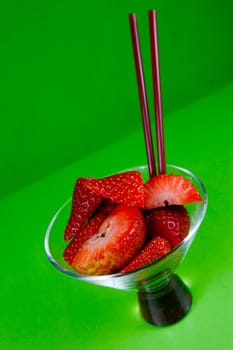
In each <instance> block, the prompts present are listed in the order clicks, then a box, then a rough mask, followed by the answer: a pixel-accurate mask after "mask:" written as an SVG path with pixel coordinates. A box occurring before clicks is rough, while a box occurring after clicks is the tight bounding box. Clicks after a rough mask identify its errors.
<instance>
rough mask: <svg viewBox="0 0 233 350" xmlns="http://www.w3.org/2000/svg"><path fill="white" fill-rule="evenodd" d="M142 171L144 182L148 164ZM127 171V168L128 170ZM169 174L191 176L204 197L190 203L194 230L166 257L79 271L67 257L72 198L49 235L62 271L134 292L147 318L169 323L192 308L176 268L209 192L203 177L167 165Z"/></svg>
mask: <svg viewBox="0 0 233 350" xmlns="http://www.w3.org/2000/svg"><path fill="white" fill-rule="evenodd" d="M127 170H137V171H140V172H141V174H142V176H143V179H144V181H146V180H148V178H149V175H148V167H147V166H139V167H135V168H133V169H127ZM125 171H126V170H125ZM167 173H173V174H179V175H182V176H184V177H185V178H187V179H189V180H190V181H191V182H192V183H193V184H194V186H195V187H196V188H197V190H198V191H199V193H200V194H201V196H202V201H201V202H197V203H191V204H188V205H187V206H186V209H187V210H188V212H189V215H190V222H191V224H190V230H189V233H188V235H187V236H186V238H185V239H184V240H183V242H182V243H181V244H180V245H179V246H177V247H176V248H175V249H173V250H172V251H171V252H170V253H169V254H167V255H166V256H164V257H162V258H160V259H158V260H156V261H155V262H152V263H150V264H148V265H145V266H143V267H141V268H139V269H137V270H134V271H132V272H128V273H115V274H111V275H101V276H89V275H82V274H79V273H78V272H77V271H75V270H74V269H73V268H72V267H71V266H70V265H69V264H67V263H66V261H65V260H64V258H63V255H62V254H63V251H64V249H65V247H66V245H67V242H64V238H63V237H64V229H65V227H66V223H67V221H68V218H69V215H70V211H71V204H72V200H71V198H70V199H68V200H67V201H66V202H65V203H64V204H63V205H62V206H61V207H60V208H59V209H58V210H57V212H56V213H55V215H54V216H53V218H52V220H51V222H50V224H49V226H48V228H47V231H46V236H45V250H46V254H47V256H48V259H49V261H50V262H51V263H52V264H53V265H54V266H55V267H56V268H57V269H58V270H59V271H61V272H62V273H64V274H66V275H68V276H71V277H73V278H76V279H78V280H82V281H85V282H89V283H94V284H98V285H102V286H105V287H111V288H116V289H121V290H127V291H134V292H135V293H136V294H137V298H138V303H139V307H140V310H141V313H142V316H143V318H144V319H145V321H147V322H149V323H151V324H154V325H157V326H165V325H169V324H173V323H175V322H177V321H179V320H180V319H182V318H183V317H184V316H185V315H186V313H187V312H188V311H189V309H190V307H191V303H192V294H191V292H190V290H189V289H188V287H187V286H186V285H185V284H184V282H183V281H182V280H181V279H180V277H179V276H177V275H176V274H175V270H176V268H177V267H178V265H179V264H180V263H182V261H183V260H184V258H185V256H186V254H187V252H188V250H189V248H190V246H191V244H192V242H193V239H194V238H195V236H196V234H197V232H198V228H199V227H200V225H201V223H202V221H203V219H204V216H205V213H206V209H207V193H206V190H205V187H204V185H203V183H202V182H201V180H200V179H199V178H198V177H197V176H196V175H194V174H193V173H191V172H190V171H188V170H186V169H183V168H180V167H178V166H173V165H167Z"/></svg>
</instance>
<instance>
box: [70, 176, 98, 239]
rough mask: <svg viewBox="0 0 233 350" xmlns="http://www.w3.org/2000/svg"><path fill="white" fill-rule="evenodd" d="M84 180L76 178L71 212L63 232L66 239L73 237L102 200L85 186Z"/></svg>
mask: <svg viewBox="0 0 233 350" xmlns="http://www.w3.org/2000/svg"><path fill="white" fill-rule="evenodd" d="M85 181H86V179H84V178H79V179H77V181H76V184H75V187H74V192H73V198H72V209H71V214H70V218H69V221H68V223H67V226H66V229H65V234H64V239H65V240H66V241H67V240H68V239H70V238H72V237H74V236H75V235H76V234H77V233H78V232H79V231H80V230H81V229H82V226H83V225H84V223H85V222H86V221H87V220H88V219H89V217H90V216H91V214H93V212H94V211H95V210H96V208H97V207H98V206H99V204H100V203H101V201H102V197H101V196H98V195H97V194H96V193H93V192H92V191H91V190H90V189H89V188H87V187H86V185H85Z"/></svg>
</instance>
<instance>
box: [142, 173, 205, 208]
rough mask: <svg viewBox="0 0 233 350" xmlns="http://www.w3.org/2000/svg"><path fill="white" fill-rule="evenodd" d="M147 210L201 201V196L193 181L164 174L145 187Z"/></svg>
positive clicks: (150, 180)
mask: <svg viewBox="0 0 233 350" xmlns="http://www.w3.org/2000/svg"><path fill="white" fill-rule="evenodd" d="M144 190H145V207H144V208H145V209H153V208H159V207H164V206H167V205H172V204H177V205H183V204H187V203H191V202H199V201H201V199H202V198H201V196H200V194H199V193H198V191H197V189H196V188H195V186H194V185H193V184H192V182H191V181H189V180H188V179H186V178H184V177H183V176H181V175H174V174H162V175H158V176H153V177H151V178H150V179H149V180H148V182H147V183H146V184H145V185H144Z"/></svg>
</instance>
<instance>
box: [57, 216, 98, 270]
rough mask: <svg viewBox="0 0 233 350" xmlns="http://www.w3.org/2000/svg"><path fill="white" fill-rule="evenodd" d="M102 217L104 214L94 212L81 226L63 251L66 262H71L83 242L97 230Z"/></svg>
mask: <svg viewBox="0 0 233 350" xmlns="http://www.w3.org/2000/svg"><path fill="white" fill-rule="evenodd" d="M104 219H105V215H104V214H102V213H99V214H96V215H95V216H93V218H92V219H90V221H89V222H88V223H87V224H86V225H85V226H83V228H82V229H81V231H80V232H78V233H77V234H76V235H75V236H74V238H73V239H72V241H71V242H70V243H69V244H68V245H67V247H66V249H65V250H64V253H63V257H64V259H65V260H66V261H67V262H68V264H70V265H71V264H72V262H73V260H74V257H75V255H76V254H77V253H78V251H79V250H80V248H81V247H82V245H83V243H84V242H85V241H86V240H87V239H89V238H90V237H91V236H93V235H95V234H96V233H97V232H98V230H99V227H100V225H101V224H102V222H103V221H104Z"/></svg>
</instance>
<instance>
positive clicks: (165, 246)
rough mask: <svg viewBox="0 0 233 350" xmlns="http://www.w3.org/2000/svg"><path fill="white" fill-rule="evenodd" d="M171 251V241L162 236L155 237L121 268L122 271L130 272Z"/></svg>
mask: <svg viewBox="0 0 233 350" xmlns="http://www.w3.org/2000/svg"><path fill="white" fill-rule="evenodd" d="M170 251H171V246H170V244H169V242H168V241H167V240H166V239H164V238H162V237H160V236H156V237H153V238H152V239H151V240H150V241H149V242H148V243H147V244H146V246H145V248H143V250H142V251H141V252H140V253H139V254H138V255H137V256H136V258H134V259H133V260H132V261H131V262H130V263H129V264H128V265H127V266H125V267H124V268H123V269H121V271H120V272H129V271H133V270H136V269H138V268H140V267H142V266H144V265H147V264H149V263H151V262H153V261H155V260H157V259H159V258H161V257H162V256H164V255H166V254H168V253H169V252H170Z"/></svg>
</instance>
